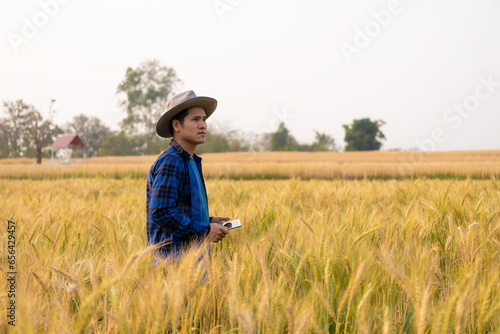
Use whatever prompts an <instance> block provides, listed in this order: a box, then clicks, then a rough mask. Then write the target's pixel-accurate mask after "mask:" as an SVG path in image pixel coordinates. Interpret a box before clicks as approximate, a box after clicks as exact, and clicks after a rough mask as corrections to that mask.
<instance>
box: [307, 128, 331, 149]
mask: <svg viewBox="0 0 500 334" xmlns="http://www.w3.org/2000/svg"><path fill="white" fill-rule="evenodd" d="M314 132H315V134H316V137H315V141H314V143H313V144H312V146H311V150H312V151H337V146H336V145H335V139H333V138H332V137H331V136H329V135H327V134H326V133H320V132H318V131H316V130H314Z"/></svg>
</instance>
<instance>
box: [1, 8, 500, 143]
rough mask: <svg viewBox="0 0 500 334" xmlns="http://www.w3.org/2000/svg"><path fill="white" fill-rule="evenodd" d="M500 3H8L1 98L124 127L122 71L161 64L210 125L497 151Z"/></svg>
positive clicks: (305, 138)
mask: <svg viewBox="0 0 500 334" xmlns="http://www.w3.org/2000/svg"><path fill="white" fill-rule="evenodd" d="M499 14H500V1H496V0H476V1H470V0H469V1H465V0H440V1H435V0H434V1H430V0H400V1H397V0H390V1H375V0H373V1H369V0H364V1H326V0H325V1H319V0H316V1H293V0H286V1H284V0H274V1H261V0H251V1H250V0H182V1H180V0H179V1H161V0H146V1H135V0H121V1H117V0H109V1H95V0H87V1H82V0H64V1H63V0H40V1H19V0H0V20H1V21H0V22H1V23H0V36H1V39H0V45H1V48H0V100H17V99H23V100H24V101H25V102H27V103H29V104H33V105H35V107H37V108H38V109H39V110H40V111H42V112H43V113H45V114H47V113H48V110H49V104H50V99H51V98H53V99H56V102H55V104H54V109H55V110H56V111H57V114H56V116H55V121H56V123H58V124H60V125H62V124H64V123H65V122H67V121H68V120H70V119H71V118H72V117H73V116H75V115H77V114H80V113H84V114H88V115H94V116H97V117H99V118H101V119H102V120H103V121H105V122H106V124H108V125H109V126H111V127H112V128H114V129H118V122H119V121H120V120H121V119H122V118H124V112H123V110H121V109H120V108H119V107H118V106H117V96H116V94H115V93H116V87H117V85H118V83H119V82H120V81H121V80H123V78H124V75H125V70H126V68H127V67H137V66H138V65H139V64H140V63H141V62H143V61H145V60H148V59H153V58H156V59H159V60H160V62H161V64H162V65H165V66H169V67H173V68H174V69H175V70H176V71H177V74H178V76H179V77H180V79H181V80H182V81H183V84H182V85H181V86H179V87H178V88H177V89H176V91H177V92H181V91H184V90H187V89H193V90H194V91H195V92H196V93H197V94H198V95H206V96H212V97H214V98H216V99H217V100H218V101H219V107H218V109H217V111H216V113H215V114H214V115H213V116H212V117H211V118H210V119H209V126H210V124H213V123H218V124H219V125H222V126H225V127H228V128H229V129H237V130H241V131H242V132H243V133H247V132H252V133H262V132H265V131H274V130H276V128H277V126H278V124H279V122H280V121H281V120H283V121H285V123H286V125H287V127H288V128H289V129H290V130H291V133H292V134H293V135H294V136H295V137H296V138H297V139H298V141H299V142H303V143H307V142H309V143H310V142H312V141H313V139H314V130H317V131H320V132H326V133H328V134H330V135H331V136H333V137H334V138H335V140H336V142H337V143H339V144H342V145H343V144H344V143H343V139H344V129H343V127H342V124H347V123H351V122H352V120H353V119H356V118H364V117H370V118H371V119H372V120H377V119H381V120H384V121H385V122H386V125H385V126H384V127H383V128H382V130H383V132H384V133H385V135H386V137H387V140H386V141H385V142H384V145H383V147H382V148H383V149H393V148H401V149H412V148H420V149H423V150H478V149H500V20H499Z"/></svg>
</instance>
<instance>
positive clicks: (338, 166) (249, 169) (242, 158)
mask: <svg viewBox="0 0 500 334" xmlns="http://www.w3.org/2000/svg"><path fill="white" fill-rule="evenodd" d="M202 158H203V166H204V167H203V168H204V174H205V178H208V179H211V178H217V179H220V178H222V179H233V180H239V179H246V180H254V179H289V178H302V179H325V180H329V179H340V178H342V179H365V178H368V179H390V178H398V179H403V178H416V177H427V178H438V179H450V178H452V179H453V178H462V179H465V178H468V177H471V178H475V179H490V178H491V177H495V178H499V177H500V151H455V152H378V151H376V152H342V153H336V152H239V153H206V154H203V155H202ZM155 159H156V156H132V157H99V158H88V159H85V160H83V159H75V162H76V163H75V164H70V165H42V166H36V165H34V164H33V162H34V160H30V159H4V160H0V178H7V179H59V178H75V177H78V178H87V177H105V178H109V177H113V178H117V179H119V178H136V179H145V178H146V177H147V174H148V172H149V168H150V166H151V164H152V163H153V162H154V160H155ZM45 162H48V161H45Z"/></svg>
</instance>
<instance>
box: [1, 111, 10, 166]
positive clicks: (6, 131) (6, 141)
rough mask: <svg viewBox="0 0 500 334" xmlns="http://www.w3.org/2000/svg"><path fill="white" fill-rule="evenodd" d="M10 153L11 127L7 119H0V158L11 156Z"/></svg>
mask: <svg viewBox="0 0 500 334" xmlns="http://www.w3.org/2000/svg"><path fill="white" fill-rule="evenodd" d="M9 153H10V128H9V125H8V124H7V119H5V118H2V119H0V159H5V158H8V157H9Z"/></svg>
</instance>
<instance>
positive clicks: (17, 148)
mask: <svg viewBox="0 0 500 334" xmlns="http://www.w3.org/2000/svg"><path fill="white" fill-rule="evenodd" d="M4 110H5V111H6V113H7V115H8V116H9V117H8V118H7V119H6V121H5V122H2V123H3V126H2V127H3V129H2V131H3V132H5V131H8V132H9V133H10V135H7V136H5V137H6V138H2V141H5V142H8V144H9V147H10V150H9V151H10V152H9V154H8V156H9V157H20V156H35V157H36V163H37V164H41V163H42V154H43V148H44V147H45V146H47V145H50V144H51V143H52V142H53V140H54V137H55V136H56V135H57V134H58V133H60V131H61V130H60V129H59V128H58V127H57V126H55V125H54V124H53V123H52V121H51V120H50V119H44V118H43V116H42V114H41V113H40V112H39V111H38V110H36V109H35V107H34V106H32V105H29V104H26V103H24V102H23V101H22V100H17V101H4Z"/></svg>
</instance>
